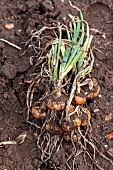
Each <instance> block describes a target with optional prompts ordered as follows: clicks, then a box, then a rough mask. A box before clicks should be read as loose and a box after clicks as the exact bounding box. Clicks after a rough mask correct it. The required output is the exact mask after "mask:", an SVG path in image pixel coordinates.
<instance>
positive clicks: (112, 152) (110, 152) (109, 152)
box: [107, 148, 113, 157]
mask: <svg viewBox="0 0 113 170" xmlns="http://www.w3.org/2000/svg"><path fill="white" fill-rule="evenodd" d="M107 153H108V154H109V155H110V156H112V157H113V148H109V150H108V151H107Z"/></svg>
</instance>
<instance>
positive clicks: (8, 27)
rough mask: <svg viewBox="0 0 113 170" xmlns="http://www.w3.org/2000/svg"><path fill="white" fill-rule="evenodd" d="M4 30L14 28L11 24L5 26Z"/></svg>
mask: <svg viewBox="0 0 113 170" xmlns="http://www.w3.org/2000/svg"><path fill="white" fill-rule="evenodd" d="M5 28H6V29H8V30H11V29H12V28H14V24H13V23H10V24H6V25H5Z"/></svg>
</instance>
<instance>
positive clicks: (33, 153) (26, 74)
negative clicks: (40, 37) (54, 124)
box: [0, 0, 113, 170]
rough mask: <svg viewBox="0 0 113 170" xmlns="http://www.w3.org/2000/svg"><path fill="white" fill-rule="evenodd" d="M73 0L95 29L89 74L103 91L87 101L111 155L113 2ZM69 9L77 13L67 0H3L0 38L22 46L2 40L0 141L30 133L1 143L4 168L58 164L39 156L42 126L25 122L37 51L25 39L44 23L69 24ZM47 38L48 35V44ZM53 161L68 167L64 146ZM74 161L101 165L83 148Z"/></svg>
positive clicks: (106, 165)
mask: <svg viewBox="0 0 113 170" xmlns="http://www.w3.org/2000/svg"><path fill="white" fill-rule="evenodd" d="M72 3H73V4H75V5H76V6H77V7H79V8H81V9H82V10H83V14H84V18H85V20H87V22H88V23H89V25H90V28H92V31H91V33H92V34H93V35H94V38H93V46H94V55H95V64H94V69H93V72H92V73H91V74H92V75H93V77H95V78H97V79H98V82H99V84H100V87H101V92H100V95H99V97H98V98H97V99H96V100H94V101H93V102H92V103H90V105H89V108H90V110H91V113H92V120H91V125H92V133H93V136H94V138H95V139H96V142H97V144H98V145H97V146H98V148H99V150H100V151H101V152H102V153H104V154H105V155H106V156H108V157H109V158H110V159H113V153H111V154H109V153H108V150H109V149H110V148H113V139H111V140H109V139H108V138H106V135H107V134H108V133H110V132H112V131H113V3H112V1H111V0H81V1H79V0H72ZM69 13H71V14H72V15H74V16H76V15H77V12H76V10H75V9H73V8H72V7H71V6H70V5H69V2H68V0H64V2H63V0H62V1H61V0H57V1H55V0H32V1H31V0H18V1H17V0H1V1H0V21H1V22H0V38H3V39H5V40H8V41H10V42H12V43H13V44H16V45H18V46H19V47H20V48H21V50H19V49H17V48H15V47H13V46H12V45H9V44H7V43H5V42H3V41H2V40H0V142H3V141H8V140H15V138H17V137H18V136H19V135H20V134H21V133H24V134H26V138H25V141H24V142H23V143H22V144H19V145H3V146H1V147H0V170H36V169H37V170H40V169H41V170H44V169H48V170H49V169H54V168H51V166H50V165H49V164H48V165H44V164H43V162H42V161H41V159H40V156H41V153H40V151H39V150H38V148H37V145H36V136H37V133H38V130H37V129H36V128H35V127H33V126H31V125H29V124H28V123H27V122H26V116H27V106H26V92H27V89H28V87H29V85H30V82H31V80H32V78H33V76H31V75H32V74H33V73H34V72H35V67H34V66H32V65H31V62H30V61H31V59H32V56H34V58H35V57H36V53H35V52H34V50H33V49H32V48H30V47H29V48H28V49H27V46H26V42H27V41H28V40H29V38H30V34H31V32H33V31H36V30H39V29H40V28H42V27H43V26H55V24H57V23H58V22H61V23H65V24H67V23H68V14H69ZM11 23H12V24H14V27H13V28H11V29H8V28H7V27H6V24H11ZM93 29H97V30H99V31H100V32H99V31H97V32H95V31H93ZM47 35H48V34H47ZM47 41H48V39H47V38H45V39H44V41H43V45H44V46H45V45H46V43H47ZM64 147H65V150H67V152H70V151H71V147H72V146H71V144H70V143H68V142H64ZM96 159H97V160H98V163H99V165H100V166H101V167H103V169H104V170H112V169H113V166H112V165H111V163H110V162H109V161H107V160H106V159H104V158H102V157H101V156H99V155H98V154H96ZM51 161H53V162H54V163H55V164H56V166H57V167H58V169H60V170H61V169H63V170H67V169H68V168H67V166H66V164H65V162H66V157H65V153H64V150H59V151H58V152H56V153H55V154H54V155H53V157H52V160H51ZM75 161H76V168H75V169H84V170H89V169H93V170H97V169H98V168H97V167H96V166H95V165H93V164H92V162H91V161H90V159H89V158H88V157H87V155H85V154H80V155H79V156H78V157H77V158H76V160H75Z"/></svg>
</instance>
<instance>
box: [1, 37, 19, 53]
mask: <svg viewBox="0 0 113 170" xmlns="http://www.w3.org/2000/svg"><path fill="white" fill-rule="evenodd" d="M0 41H3V42H5V43H7V44H8V45H10V46H12V47H15V48H16V49H18V50H21V47H19V46H17V45H15V44H13V43H12V42H9V41H8V40H5V39H3V38H0Z"/></svg>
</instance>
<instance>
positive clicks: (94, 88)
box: [86, 78, 100, 100]
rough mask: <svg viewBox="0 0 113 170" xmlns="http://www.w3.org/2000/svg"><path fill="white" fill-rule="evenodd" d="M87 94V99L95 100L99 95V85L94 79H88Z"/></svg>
mask: <svg viewBox="0 0 113 170" xmlns="http://www.w3.org/2000/svg"><path fill="white" fill-rule="evenodd" d="M89 84H90V85H89V92H88V93H87V94H86V98H87V99H91V100H93V99H95V98H96V97H97V96H98V95H99V93H100V85H99V84H98V82H97V80H96V79H95V78H89Z"/></svg>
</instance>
